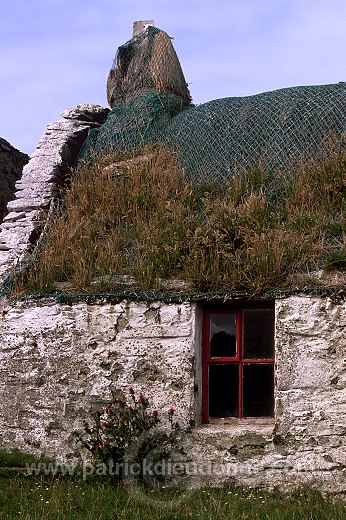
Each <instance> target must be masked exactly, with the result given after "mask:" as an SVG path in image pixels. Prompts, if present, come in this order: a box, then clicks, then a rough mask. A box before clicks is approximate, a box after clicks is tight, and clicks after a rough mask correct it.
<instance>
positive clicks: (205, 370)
mask: <svg viewBox="0 0 346 520" xmlns="http://www.w3.org/2000/svg"><path fill="white" fill-rule="evenodd" d="M248 309H254V310H256V309H271V310H273V312H274V302H264V303H261V302H258V303H244V304H242V305H241V304H239V303H238V304H236V305H232V304H224V305H221V306H220V305H217V306H215V305H212V306H208V307H206V308H205V309H204V316H203V330H202V423H209V422H210V419H211V420H212V422H214V421H216V422H218V421H219V420H220V419H224V420H227V421H232V420H234V419H248V418H249V416H246V417H244V416H243V393H244V389H243V370H244V365H245V364H250V363H254V364H265V363H266V364H268V363H270V364H273V366H274V377H275V344H274V351H273V357H272V358H259V359H253V358H251V359H249V358H245V357H243V336H244V334H243V332H244V331H243V322H244V320H243V312H244V310H248ZM211 314H235V316H236V344H237V345H238V346H239V347H238V348H237V349H236V355H235V356H234V357H211V356H210V354H209V352H210V315H211ZM273 340H274V338H273ZM211 364H238V365H239V383H238V415H237V416H236V417H222V418H221V417H220V418H218V417H213V418H209V375H208V374H209V366H210V365H211ZM264 417H265V418H266V419H268V418H273V417H274V415H273V416H264ZM261 418H262V417H251V419H254V420H256V419H261Z"/></svg>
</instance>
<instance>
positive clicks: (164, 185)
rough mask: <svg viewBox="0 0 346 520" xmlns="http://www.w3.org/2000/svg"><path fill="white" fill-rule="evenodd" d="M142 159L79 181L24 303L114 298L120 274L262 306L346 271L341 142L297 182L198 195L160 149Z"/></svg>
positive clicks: (236, 185) (101, 168) (262, 178)
mask: <svg viewBox="0 0 346 520" xmlns="http://www.w3.org/2000/svg"><path fill="white" fill-rule="evenodd" d="M134 155H137V156H140V157H141V159H140V160H138V159H133V155H131V154H127V155H126V154H125V155H121V156H119V155H117V156H116V155H114V154H113V155H112V154H110V155H108V156H106V157H100V158H98V159H97V160H94V162H93V163H92V164H88V165H83V166H82V167H80V168H79V169H78V170H77V171H75V172H73V173H72V176H71V182H70V186H69V188H68V189H67V190H66V192H65V193H64V199H63V200H64V203H63V205H62V208H61V209H60V211H59V212H58V213H57V214H56V216H55V218H54V219H53V220H52V221H51V222H50V224H49V229H48V230H47V232H46V236H45V239H46V241H45V243H44V247H43V248H42V252H41V258H40V262H39V264H38V265H36V267H35V268H33V269H32V270H31V272H30V273H29V276H28V277H26V279H25V280H23V281H22V282H21V283H20V284H19V286H18V287H17V291H18V292H21V291H26V292H28V291H29V292H30V291H50V290H54V289H56V288H57V287H58V285H59V283H60V284H61V282H69V283H70V289H71V290H79V291H80V290H92V291H96V290H112V289H116V288H117V286H119V279H116V278H115V277H112V275H114V274H118V275H119V274H121V275H128V276H129V277H131V278H132V279H134V287H136V288H138V289H159V288H160V284H161V283H162V280H163V279H166V278H180V279H184V280H186V281H187V282H188V284H189V288H190V289H195V290H209V291H216V290H232V289H244V288H245V289H247V290H249V291H252V293H253V294H256V293H259V292H261V291H263V290H265V289H268V288H273V287H285V286H286V287H287V286H290V285H296V283H297V279H296V278H295V274H296V273H307V274H308V273H309V272H310V271H313V270H316V269H331V270H345V269H346V197H345V194H346V153H345V152H344V153H343V155H341V153H340V150H339V149H338V143H337V142H336V140H333V139H330V140H326V143H325V146H324V148H323V150H321V153H320V155H319V157H315V158H313V159H311V160H310V161H308V162H305V163H304V164H302V165H301V167H300V168H299V169H298V170H295V171H291V172H290V171H281V172H275V174H273V175H272V174H271V173H270V172H264V171H262V170H260V169H258V170H253V171H246V172H243V173H242V174H237V175H236V176H235V177H234V178H232V179H229V180H227V181H226V182H225V183H224V184H223V185H222V186H221V185H220V186H211V185H209V186H206V185H191V184H190V183H189V182H188V181H187V180H186V178H185V175H184V171H183V169H182V168H181V167H180V166H179V161H178V157H177V155H175V154H174V153H172V152H170V151H168V150H165V149H164V148H162V147H161V146H159V145H155V146H153V145H152V146H149V147H145V148H143V149H142V150H140V151H137V152H136V154H134ZM131 157H132V160H131ZM129 158H130V161H128V159H129ZM119 161H120V163H119ZM121 161H122V162H121ZM126 161H127V162H126ZM115 163H117V164H118V166H117V167H116V168H115V167H114V164H115ZM306 283H308V282H306V281H305V282H304V284H306Z"/></svg>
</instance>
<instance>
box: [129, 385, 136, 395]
mask: <svg viewBox="0 0 346 520" xmlns="http://www.w3.org/2000/svg"><path fill="white" fill-rule="evenodd" d="M129 392H130V394H132V395H133V394H134V393H135V391H134V389H133V388H132V386H131V387H130V388H129Z"/></svg>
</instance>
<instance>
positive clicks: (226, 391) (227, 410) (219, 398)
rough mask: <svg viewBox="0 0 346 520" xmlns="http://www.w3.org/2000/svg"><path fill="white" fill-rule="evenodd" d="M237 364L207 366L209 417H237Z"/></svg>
mask: <svg viewBox="0 0 346 520" xmlns="http://www.w3.org/2000/svg"><path fill="white" fill-rule="evenodd" d="M238 383H239V364H238V363H234V364H232V365H216V364H215V365H214V364H210V365H209V417H238V395H239V393H238V392H239V384H238Z"/></svg>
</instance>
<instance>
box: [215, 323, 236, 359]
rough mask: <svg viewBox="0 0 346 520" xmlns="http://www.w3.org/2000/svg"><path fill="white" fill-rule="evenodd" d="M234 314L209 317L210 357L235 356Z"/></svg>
mask: <svg viewBox="0 0 346 520" xmlns="http://www.w3.org/2000/svg"><path fill="white" fill-rule="evenodd" d="M235 316H236V315H235V314H211V315H210V356H211V357H235V356H236V352H237V349H236V328H235Z"/></svg>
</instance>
